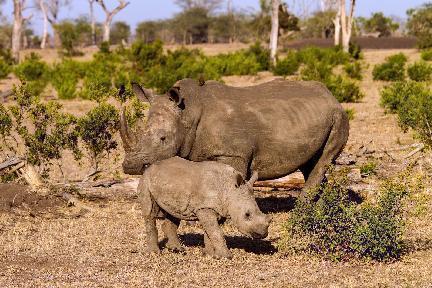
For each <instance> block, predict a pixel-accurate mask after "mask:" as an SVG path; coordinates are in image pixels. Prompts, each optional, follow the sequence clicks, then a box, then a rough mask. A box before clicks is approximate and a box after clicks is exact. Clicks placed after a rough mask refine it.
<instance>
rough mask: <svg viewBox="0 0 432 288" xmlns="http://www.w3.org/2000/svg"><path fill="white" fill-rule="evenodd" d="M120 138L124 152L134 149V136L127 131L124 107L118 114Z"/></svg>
mask: <svg viewBox="0 0 432 288" xmlns="http://www.w3.org/2000/svg"><path fill="white" fill-rule="evenodd" d="M120 136H121V139H122V141H123V147H124V149H125V151H126V152H130V151H132V150H134V149H135V147H136V142H137V141H136V137H135V134H134V133H133V132H132V131H131V130H130V129H129V126H128V123H127V119H126V107H123V111H122V113H121V114H120Z"/></svg>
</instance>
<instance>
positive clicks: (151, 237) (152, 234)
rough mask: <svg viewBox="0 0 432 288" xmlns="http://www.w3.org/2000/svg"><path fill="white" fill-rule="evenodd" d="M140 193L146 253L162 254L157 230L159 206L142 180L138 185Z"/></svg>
mask: <svg viewBox="0 0 432 288" xmlns="http://www.w3.org/2000/svg"><path fill="white" fill-rule="evenodd" d="M138 193H139V200H140V203H141V208H142V213H143V217H144V227H145V232H146V237H147V248H146V252H148V253H160V249H159V245H158V233H157V229H156V216H157V214H158V213H159V206H158V205H157V203H156V202H155V201H154V200H153V198H152V197H151V194H150V191H149V190H148V189H147V185H146V184H145V181H144V180H143V179H141V180H140V183H139V185H138Z"/></svg>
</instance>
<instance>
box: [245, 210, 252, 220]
mask: <svg viewBox="0 0 432 288" xmlns="http://www.w3.org/2000/svg"><path fill="white" fill-rule="evenodd" d="M250 216H251V214H250V212H249V211H248V212H246V214H245V218H246V220H249V219H250Z"/></svg>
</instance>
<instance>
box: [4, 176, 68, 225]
mask: <svg viewBox="0 0 432 288" xmlns="http://www.w3.org/2000/svg"><path fill="white" fill-rule="evenodd" d="M64 205H65V202H64V201H63V200H62V199H61V198H59V197H57V196H53V195H47V196H42V195H38V194H37V193H34V192H31V191H30V190H29V188H28V186H24V185H19V184H0V213H22V212H24V211H25V212H24V213H25V214H26V215H30V216H33V217H34V216H36V215H38V214H40V213H47V212H51V211H54V210H55V209H56V208H58V207H60V206H64Z"/></svg>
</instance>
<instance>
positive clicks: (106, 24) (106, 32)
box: [96, 0, 129, 42]
mask: <svg viewBox="0 0 432 288" xmlns="http://www.w3.org/2000/svg"><path fill="white" fill-rule="evenodd" d="M118 2H119V5H118V6H117V7H116V8H114V10H112V11H109V10H108V8H107V7H106V5H105V2H104V0H96V3H98V4H99V5H100V6H101V7H102V10H103V11H104V12H105V15H106V18H105V22H104V25H103V27H104V32H103V41H104V42H109V40H110V32H111V23H112V20H113V18H114V16H115V15H116V14H117V13H119V12H120V11H121V10H122V9H124V8H125V7H126V6H128V5H129V2H126V1H125V0H118Z"/></svg>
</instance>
